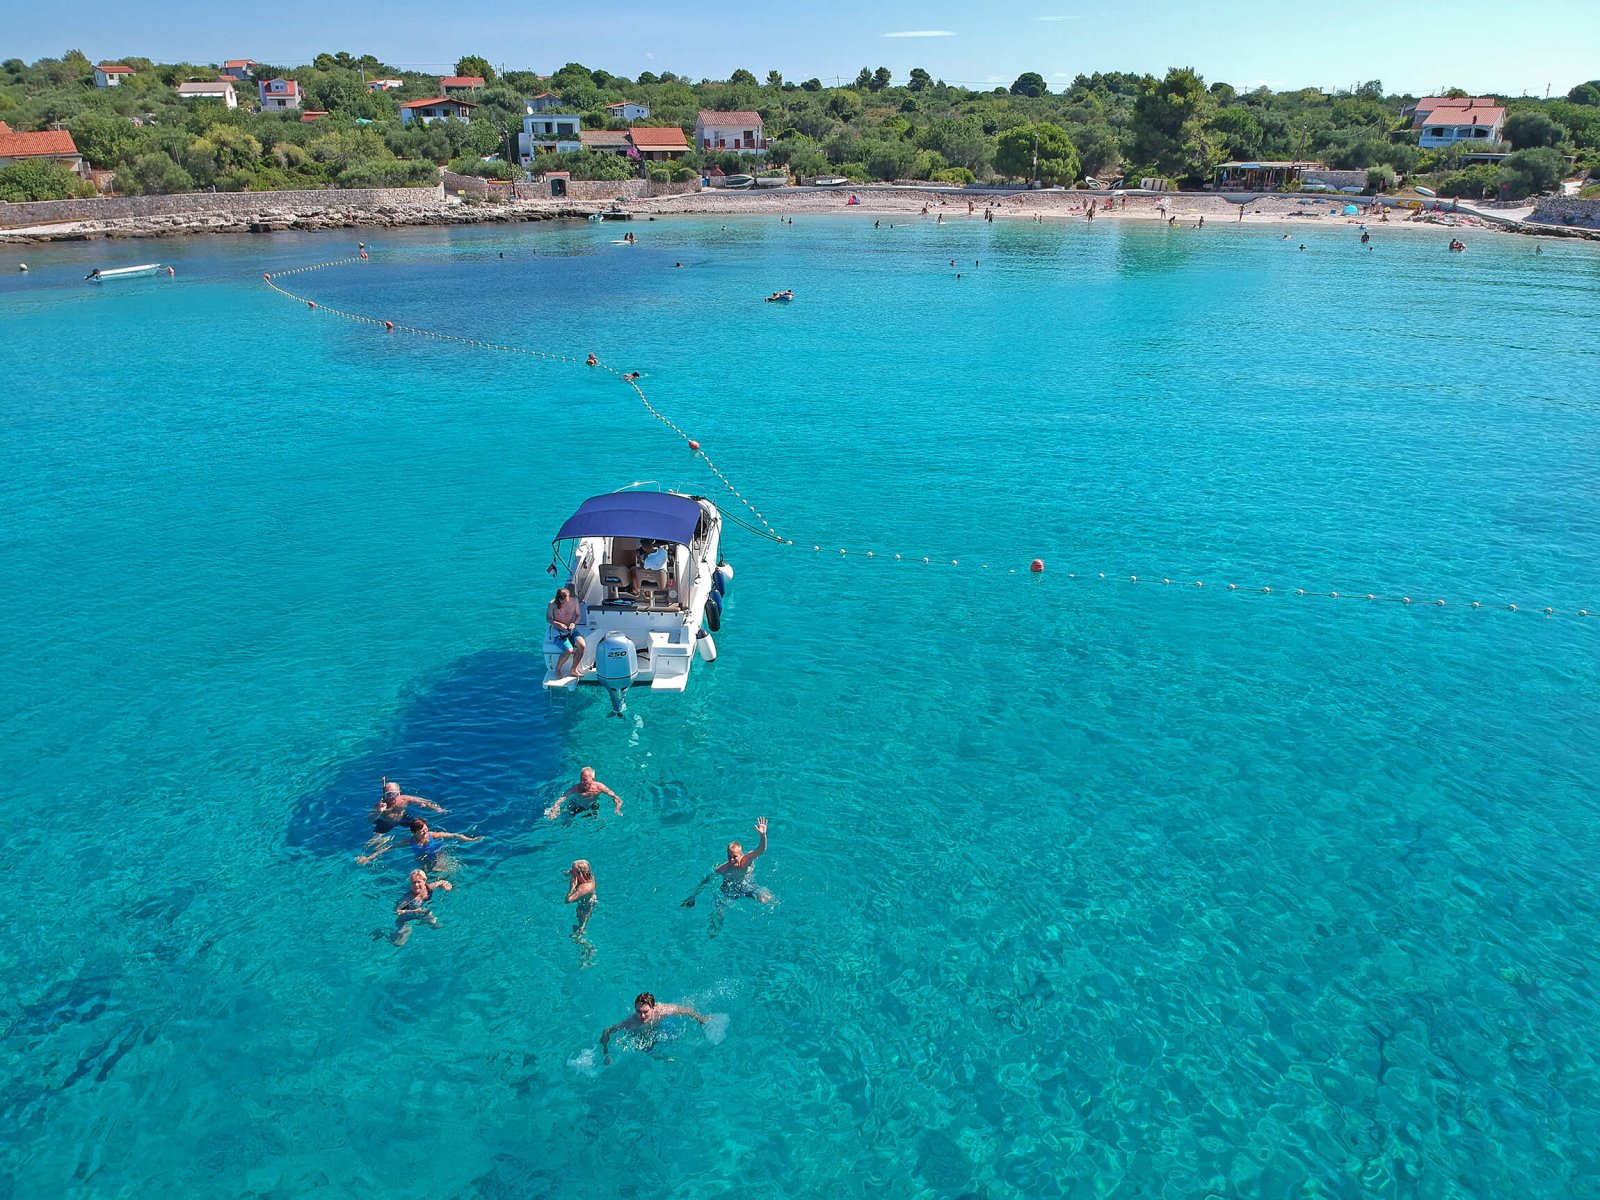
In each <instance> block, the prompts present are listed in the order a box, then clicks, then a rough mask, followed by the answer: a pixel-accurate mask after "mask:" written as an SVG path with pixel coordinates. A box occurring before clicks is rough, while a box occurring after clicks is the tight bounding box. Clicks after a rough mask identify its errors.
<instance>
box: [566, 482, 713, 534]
mask: <svg viewBox="0 0 1600 1200" xmlns="http://www.w3.org/2000/svg"><path fill="white" fill-rule="evenodd" d="M701 513H702V510H701V508H700V502H699V501H697V500H691V499H690V498H689V497H687V496H675V495H673V494H672V493H670V492H611V493H608V494H607V495H604V496H595V497H593V498H591V499H588V500H585V501H584V502H583V504H582V505H580V506H579V508H578V511H577V512H575V513H573V514H572V515H571V516H570V517H568V518H567V523H566V524H565V525H563V526H562V527H561V532H559V533H558V534H556V541H558V542H559V541H561V540H563V539H564V538H580V537H636V538H650V539H651V540H653V541H657V542H676V543H677V544H679V545H681V546H687V545H688V544H689V543H690V542H692V541H693V540H694V531H695V527H696V526H698V525H699V524H700V517H701Z"/></svg>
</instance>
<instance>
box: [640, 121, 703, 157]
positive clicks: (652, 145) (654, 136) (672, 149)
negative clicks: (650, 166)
mask: <svg viewBox="0 0 1600 1200" xmlns="http://www.w3.org/2000/svg"><path fill="white" fill-rule="evenodd" d="M628 140H629V141H630V142H632V143H633V149H634V154H635V156H636V157H638V158H641V159H644V160H645V161H646V162H665V161H667V160H669V159H674V158H682V157H683V156H684V155H685V154H687V153H689V142H688V140H687V139H686V138H685V137H684V136H683V130H681V129H679V128H678V127H677V126H676V125H668V126H667V127H665V128H664V129H658V128H655V127H654V126H648V125H635V126H634V127H633V128H632V129H630V130H628Z"/></svg>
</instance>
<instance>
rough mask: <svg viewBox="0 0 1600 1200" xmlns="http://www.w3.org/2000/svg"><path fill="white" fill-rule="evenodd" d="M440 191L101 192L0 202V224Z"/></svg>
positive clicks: (240, 212)
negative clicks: (86, 196) (86, 197)
mask: <svg viewBox="0 0 1600 1200" xmlns="http://www.w3.org/2000/svg"><path fill="white" fill-rule="evenodd" d="M443 204H444V192H443V189H441V188H440V187H439V186H438V185H437V184H435V185H434V186H433V187H425V188H328V189H325V190H321V191H314V192H191V193H186V194H184V195H181V196H105V197H101V198H98V199H95V200H33V201H26V202H24V203H20V204H6V203H4V202H0V227H6V226H18V225H38V224H46V223H48V222H51V221H116V220H120V219H123V218H127V217H188V216H196V217H199V216H222V217H236V218H239V219H241V220H245V219H250V218H253V217H256V216H259V215H260V214H263V213H267V212H285V211H289V212H298V211H317V210H323V209H337V208H348V209H359V210H363V211H365V210H370V209H375V208H399V209H408V210H419V209H433V208H439V207H441V206H442V205H443Z"/></svg>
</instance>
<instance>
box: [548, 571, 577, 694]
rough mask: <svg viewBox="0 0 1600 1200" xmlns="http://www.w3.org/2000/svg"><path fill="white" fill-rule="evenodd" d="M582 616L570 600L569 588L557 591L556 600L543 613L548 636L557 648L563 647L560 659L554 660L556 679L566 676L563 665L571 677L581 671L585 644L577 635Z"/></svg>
mask: <svg viewBox="0 0 1600 1200" xmlns="http://www.w3.org/2000/svg"><path fill="white" fill-rule="evenodd" d="M582 615H583V614H582V613H581V612H580V611H579V609H578V602H577V601H576V600H574V599H573V598H572V591H571V589H570V588H560V589H558V590H557V591H556V598H555V599H554V600H552V601H550V604H549V606H548V607H547V608H546V609H545V611H544V616H545V620H547V621H549V622H550V636H551V637H552V638H554V639H555V641H556V644H557V645H558V646H560V647H563V649H562V651H561V657H560V658H558V659H556V676H557V677H558V678H560V677H562V676H565V675H566V674H568V672H567V671H566V670H565V669H563V664H568V665H570V667H571V668H572V670H571V674H573V675H577V674H579V673H580V672H581V671H582V670H583V651H584V647H585V643H584V640H583V638H582V636H580V635H579V633H578V620H579V618H580V617H581V616H582ZM568 660H570V663H569V661H568Z"/></svg>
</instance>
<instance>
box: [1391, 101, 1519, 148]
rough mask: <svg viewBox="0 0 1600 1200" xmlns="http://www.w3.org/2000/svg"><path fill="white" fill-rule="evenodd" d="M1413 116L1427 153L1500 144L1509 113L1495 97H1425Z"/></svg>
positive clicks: (1415, 106) (1413, 107)
mask: <svg viewBox="0 0 1600 1200" xmlns="http://www.w3.org/2000/svg"><path fill="white" fill-rule="evenodd" d="M1405 112H1406V110H1402V113H1403V114H1404V113H1405ZM1409 115H1410V117H1411V128H1413V129H1415V130H1416V131H1417V145H1418V146H1420V147H1421V148H1422V149H1424V150H1442V149H1444V148H1445V147H1447V146H1459V145H1462V144H1463V143H1465V144H1467V145H1469V146H1470V145H1473V144H1477V145H1479V146H1484V145H1487V144H1489V143H1492V142H1498V141H1500V139H1501V134H1502V133H1503V132H1504V130H1505V124H1506V110H1505V109H1504V108H1502V107H1501V106H1500V104H1499V102H1498V101H1496V100H1495V99H1494V97H1492V96H1424V97H1423V98H1422V99H1421V100H1418V101H1417V102H1416V103H1415V104H1413V105H1410V106H1409Z"/></svg>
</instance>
